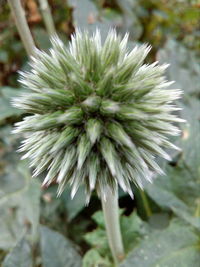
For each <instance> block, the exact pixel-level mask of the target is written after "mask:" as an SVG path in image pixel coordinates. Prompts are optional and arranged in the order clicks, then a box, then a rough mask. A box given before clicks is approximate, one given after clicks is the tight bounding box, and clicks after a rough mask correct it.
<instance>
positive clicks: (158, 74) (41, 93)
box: [14, 30, 182, 200]
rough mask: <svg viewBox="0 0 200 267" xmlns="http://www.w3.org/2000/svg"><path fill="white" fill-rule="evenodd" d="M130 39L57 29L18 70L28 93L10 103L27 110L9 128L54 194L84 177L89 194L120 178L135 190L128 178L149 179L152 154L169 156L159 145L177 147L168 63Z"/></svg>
mask: <svg viewBox="0 0 200 267" xmlns="http://www.w3.org/2000/svg"><path fill="white" fill-rule="evenodd" d="M127 41H128V34H126V35H125V36H124V37H123V38H121V37H120V36H118V35H117V34H116V31H115V30H111V31H110V32H109V34H108V36H107V38H106V40H105V42H104V43H103V44H102V42H101V36H100V32H99V31H98V30H97V31H96V32H95V33H94V34H93V35H92V36H89V34H88V33H87V32H80V31H76V33H75V34H74V35H72V37H71V42H70V43H69V46H68V47H67V46H65V45H64V44H63V42H62V41H61V40H60V39H59V38H58V37H54V38H52V40H51V42H52V48H51V49H50V53H49V54H48V53H46V52H42V51H39V50H38V51H37V58H32V61H31V63H30V65H31V68H32V69H31V71H30V72H23V73H21V80H20V81H21V83H22V84H23V85H24V87H25V88H27V93H24V94H23V95H21V96H20V97H18V98H16V99H15V100H14V105H15V106H16V107H18V108H20V109H23V110H25V111H26V112H27V113H30V115H27V116H26V117H25V118H24V119H23V121H21V122H18V123H16V128H15V130H14V132H16V133H25V140H24V141H23V142H22V145H21V147H20V149H19V151H20V152H25V154H24V156H23V158H29V159H30V166H31V167H34V168H35V169H34V172H33V176H38V175H39V174H40V173H42V172H46V173H47V175H46V178H45V179H44V182H43V184H44V185H49V184H51V183H52V182H53V181H56V182H57V183H58V194H61V193H62V192H63V190H64V189H65V186H66V185H67V184H69V185H70V186H71V188H72V191H71V194H72V197H73V196H74V195H75V193H76V192H77V190H78V188H79V186H80V185H81V184H84V185H85V188H86V193H87V196H88V200H89V198H90V195H91V192H92V191H93V190H94V189H96V190H97V192H98V194H99V195H101V196H103V197H106V191H107V188H111V189H113V190H115V188H116V187H117V185H119V186H120V187H121V188H122V189H123V190H124V191H126V192H128V193H129V194H130V195H132V191H131V186H130V184H131V182H133V183H135V184H136V185H137V186H139V187H141V188H142V187H143V184H144V182H145V181H146V180H147V181H149V182H151V181H152V177H153V174H154V173H159V174H162V173H163V171H162V170H161V168H160V167H159V166H158V164H157V163H156V161H155V158H156V157H157V156H160V157H162V158H165V159H166V160H170V156H169V155H168V154H167V153H166V152H165V150H164V149H165V148H173V149H177V147H176V146H175V145H173V144H172V143H170V142H169V140H168V136H169V135H178V134H179V129H178V128H177V127H176V126H175V125H174V123H176V122H181V121H182V120H181V119H179V118H178V117H177V116H176V115H174V114H173V112H174V111H176V110H178V108H177V107H176V106H175V105H174V104H173V102H174V100H176V99H178V98H180V96H181V90H179V89H168V87H169V85H171V84H172V83H171V82H168V81H167V80H166V79H165V77H164V72H165V69H166V68H167V65H161V66H160V65H158V62H155V63H153V64H144V59H145V58H146V56H147V54H148V53H149V51H150V47H149V46H148V45H141V46H135V47H134V48H133V50H131V51H129V50H128V48H127Z"/></svg>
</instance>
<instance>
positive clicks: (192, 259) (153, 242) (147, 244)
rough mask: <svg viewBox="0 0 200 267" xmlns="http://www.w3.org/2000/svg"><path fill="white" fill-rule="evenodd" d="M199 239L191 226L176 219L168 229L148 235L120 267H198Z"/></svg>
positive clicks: (199, 260)
mask: <svg viewBox="0 0 200 267" xmlns="http://www.w3.org/2000/svg"><path fill="white" fill-rule="evenodd" d="M199 241H200V240H199V235H198V234H197V233H195V232H194V231H193V229H192V228H191V227H190V226H186V225H184V224H182V223H181V222H180V221H176V220H174V221H172V222H171V224H170V226H169V227H168V228H167V229H165V230H162V231H155V232H153V233H152V234H150V235H148V236H146V238H145V239H143V240H142V241H141V243H140V244H139V246H137V247H136V248H135V249H134V250H133V251H132V252H131V253H130V254H128V257H127V259H125V260H124V262H122V264H120V267H150V266H155V267H177V266H181V267H188V266H193V267H198V266H199V262H200V243H199Z"/></svg>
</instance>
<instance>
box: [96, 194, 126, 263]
mask: <svg viewBox="0 0 200 267" xmlns="http://www.w3.org/2000/svg"><path fill="white" fill-rule="evenodd" d="M101 202H102V208H103V214H104V220H105V225H106V232H107V237H108V243H109V246H110V249H111V252H112V256H113V259H114V262H115V264H116V265H117V264H118V262H120V261H121V260H122V259H123V258H124V247H123V242H122V236H121V230H120V223H119V207H118V192H116V193H113V192H112V191H111V190H108V192H107V195H106V199H104V198H103V197H102V198H101Z"/></svg>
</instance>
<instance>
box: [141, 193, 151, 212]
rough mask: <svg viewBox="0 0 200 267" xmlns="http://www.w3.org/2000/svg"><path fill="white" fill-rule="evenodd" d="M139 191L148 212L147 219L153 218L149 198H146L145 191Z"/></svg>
mask: <svg viewBox="0 0 200 267" xmlns="http://www.w3.org/2000/svg"><path fill="white" fill-rule="evenodd" d="M139 191H140V195H141V198H142V201H143V205H144V209H145V211H146V215H147V217H151V215H152V211H151V208H150V206H149V202H148V199H147V196H146V194H145V192H144V191H143V190H141V189H139Z"/></svg>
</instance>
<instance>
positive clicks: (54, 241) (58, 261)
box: [40, 226, 82, 267]
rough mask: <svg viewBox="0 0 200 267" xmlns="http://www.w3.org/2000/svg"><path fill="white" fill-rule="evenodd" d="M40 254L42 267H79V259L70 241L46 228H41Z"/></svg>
mask: <svg viewBox="0 0 200 267" xmlns="http://www.w3.org/2000/svg"><path fill="white" fill-rule="evenodd" d="M40 233H41V253H42V263H43V266H44V267H79V266H81V261H82V260H81V257H80V255H79V254H78V253H77V251H76V250H75V248H74V247H73V244H72V242H71V241H69V240H68V239H66V238H65V237H64V236H62V235H61V234H59V233H58V232H55V231H53V230H51V229H49V228H48V227H45V226H41V231H40Z"/></svg>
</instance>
